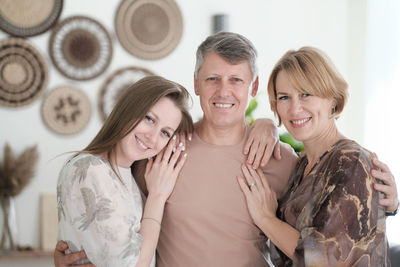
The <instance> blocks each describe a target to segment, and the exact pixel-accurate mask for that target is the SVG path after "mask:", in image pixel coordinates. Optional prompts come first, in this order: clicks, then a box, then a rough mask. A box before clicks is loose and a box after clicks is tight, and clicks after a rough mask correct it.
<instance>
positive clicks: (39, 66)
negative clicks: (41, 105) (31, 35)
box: [0, 38, 48, 107]
mask: <svg viewBox="0 0 400 267" xmlns="http://www.w3.org/2000/svg"><path fill="white" fill-rule="evenodd" d="M47 81H48V69H47V65H46V61H45V60H44V58H43V57H42V55H41V54H40V53H39V52H38V51H37V50H36V49H35V48H34V47H33V46H32V45H30V44H29V43H28V42H27V41H25V40H24V39H21V38H11V39H7V40H4V41H1V42H0V104H1V105H3V106H8V107H19V106H23V105H27V104H30V103H32V102H33V101H34V100H36V99H37V98H38V97H39V96H40V95H41V94H42V93H43V91H44V90H45V89H46V86H47Z"/></svg>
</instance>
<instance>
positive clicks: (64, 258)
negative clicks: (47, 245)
mask: <svg viewBox="0 0 400 267" xmlns="http://www.w3.org/2000/svg"><path fill="white" fill-rule="evenodd" d="M67 249H68V244H67V243H65V242H64V241H58V242H57V245H56V249H55V250H54V266H56V267H66V266H70V265H71V264H73V263H74V262H76V261H78V260H82V259H86V258H87V256H86V253H85V251H79V252H75V253H71V254H65V250H67ZM74 266H77V267H95V266H94V265H93V264H92V263H86V264H81V265H74Z"/></svg>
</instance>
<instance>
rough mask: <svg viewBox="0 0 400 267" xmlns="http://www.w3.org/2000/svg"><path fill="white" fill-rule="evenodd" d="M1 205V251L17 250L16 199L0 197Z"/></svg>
mask: <svg viewBox="0 0 400 267" xmlns="http://www.w3.org/2000/svg"><path fill="white" fill-rule="evenodd" d="M0 204H1V217H0V219H1V220H0V222H1V224H0V225H1V228H0V229H1V239H0V250H16V249H17V239H18V238H17V235H18V227H17V217H16V212H15V205H14V198H12V197H7V198H2V197H0Z"/></svg>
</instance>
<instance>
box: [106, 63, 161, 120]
mask: <svg viewBox="0 0 400 267" xmlns="http://www.w3.org/2000/svg"><path fill="white" fill-rule="evenodd" d="M149 75H154V73H152V72H151V71H149V70H147V69H144V68H139V67H127V68H122V69H119V70H117V71H115V72H114V73H113V74H111V75H110V77H108V78H107V80H106V81H105V83H104V84H103V86H102V87H101V89H100V93H99V98H98V105H99V112H100V117H101V119H102V120H103V121H105V120H106V118H107V117H108V115H110V113H111V111H112V109H113V108H114V106H115V104H116V102H117V101H118V99H119V97H120V96H121V95H122V94H123V93H124V91H125V90H126V89H127V88H128V87H129V86H131V85H132V84H134V83H135V82H137V81H138V80H140V79H142V78H144V77H146V76H149Z"/></svg>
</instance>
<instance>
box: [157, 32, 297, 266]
mask: <svg viewBox="0 0 400 267" xmlns="http://www.w3.org/2000/svg"><path fill="white" fill-rule="evenodd" d="M196 56H197V57H196V68H195V74H194V89H195V93H196V95H197V96H199V98H200V104H201V108H202V110H203V113H204V114H203V118H202V119H201V120H200V121H198V122H197V123H196V124H195V132H194V134H193V140H192V141H191V142H190V143H189V144H188V158H187V159H186V163H185V165H184V167H183V169H182V171H181V174H180V177H179V178H178V180H177V183H176V186H175V189H174V191H173V193H172V194H171V196H170V198H169V200H168V201H167V204H166V206H165V213H164V217H163V221H162V231H161V233H160V239H159V244H158V247H157V266H158V267H171V266H174V267H181V266H182V267H183V266H184V267H187V266H190V267H196V266H208V267H213V266H215V267H217V266H233V267H245V266H252V267H257V266H260V267H261V266H269V265H268V263H267V261H266V260H265V257H267V256H268V249H267V246H266V241H267V238H266V237H265V235H263V234H262V233H261V231H260V230H259V229H258V228H257V227H256V226H255V225H254V224H253V223H252V221H251V217H250V215H249V213H248V211H247V207H246V202H245V200H244V198H243V195H241V194H240V193H241V192H240V188H239V184H238V183H237V180H236V177H237V176H238V175H242V172H241V165H242V164H243V163H245V162H246V156H245V155H244V154H243V152H242V151H243V147H244V144H245V140H246V139H247V136H248V127H247V126H246V124H245V121H244V117H245V110H246V107H247V104H248V100H249V97H250V96H255V95H256V93H257V90H258V75H257V69H256V57H257V53H256V50H255V48H254V46H253V45H252V44H251V42H250V41H249V40H248V39H246V38H245V37H243V36H241V35H239V34H235V33H218V34H215V35H212V36H210V37H208V38H207V39H206V40H205V41H204V42H203V43H202V44H201V45H200V46H199V48H198V50H197V54H196ZM281 155H282V159H281V160H279V161H278V160H276V159H274V158H271V159H270V160H269V162H268V164H267V165H266V166H265V167H262V169H263V171H264V173H265V174H266V176H267V177H268V179H269V180H270V182H271V184H272V186H273V187H274V189H275V190H276V191H278V192H281V191H282V190H283V189H284V187H285V185H286V183H287V181H288V178H289V175H290V173H291V172H292V170H293V168H294V165H295V164H296V162H297V156H296V155H295V154H294V152H293V150H292V149H291V148H290V147H288V146H286V145H281Z"/></svg>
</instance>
